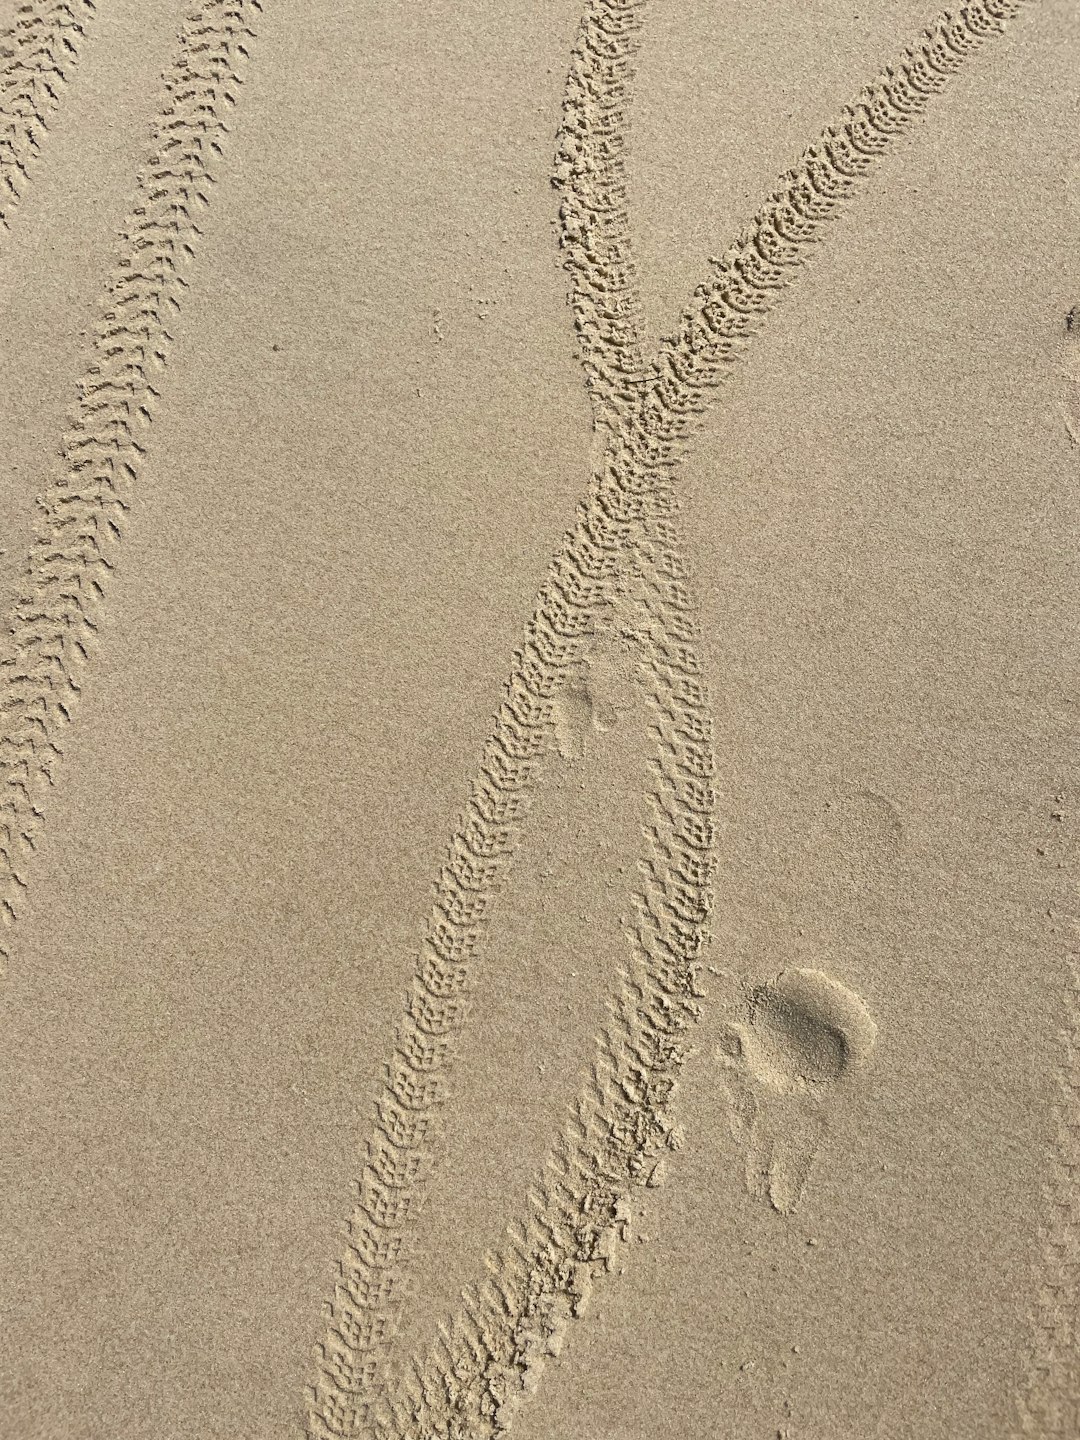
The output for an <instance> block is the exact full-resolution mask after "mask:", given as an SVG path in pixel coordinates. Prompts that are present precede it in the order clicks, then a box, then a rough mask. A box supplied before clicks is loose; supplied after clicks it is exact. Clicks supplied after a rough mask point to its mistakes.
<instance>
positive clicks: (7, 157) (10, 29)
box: [0, 0, 96, 229]
mask: <svg viewBox="0 0 1080 1440" xmlns="http://www.w3.org/2000/svg"><path fill="white" fill-rule="evenodd" d="M95 13H96V5H95V0H29V3H26V4H22V5H20V6H19V7H18V9H17V10H16V12H15V19H14V20H13V21H12V23H11V24H10V25H9V26H7V28H6V29H4V30H2V31H0V227H2V228H4V229H7V228H8V226H9V225H10V224H11V217H12V214H13V213H14V210H15V207H16V206H17V205H18V203H19V201H20V200H21V199H22V196H23V192H24V191H25V189H26V186H27V183H28V181H29V178H30V168H31V166H32V165H33V163H34V160H35V159H36V157H37V155H38V153H39V151H40V150H41V146H42V143H43V140H44V137H45V132H46V131H47V129H48V126H49V119H50V117H51V115H52V113H53V111H54V110H55V109H56V108H57V106H58V105H59V104H60V93H61V90H62V89H63V87H64V85H65V84H66V83H67V80H68V76H69V75H70V73H71V71H72V69H73V68H74V67H75V65H77V64H78V60H79V54H80V51H81V49H82V44H83V41H84V40H85V38H86V32H87V30H88V28H89V26H90V24H91V22H92V20H93V18H94V15H95Z"/></svg>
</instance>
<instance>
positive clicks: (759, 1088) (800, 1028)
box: [716, 969, 877, 1215]
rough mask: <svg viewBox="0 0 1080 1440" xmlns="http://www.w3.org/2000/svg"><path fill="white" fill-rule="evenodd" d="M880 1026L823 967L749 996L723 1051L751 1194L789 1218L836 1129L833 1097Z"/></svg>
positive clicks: (792, 973)
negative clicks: (831, 1126) (829, 1131)
mask: <svg viewBox="0 0 1080 1440" xmlns="http://www.w3.org/2000/svg"><path fill="white" fill-rule="evenodd" d="M876 1038H877V1026H876V1025H875V1023H874V1021H873V1019H872V1018H871V1016H870V1013H869V1011H868V1010H867V1008H866V1006H865V1005H864V1004H863V1002H862V1001H861V1000H860V999H859V997H858V995H856V994H855V993H854V992H853V991H851V990H849V989H848V988H847V987H846V986H845V985H841V984H840V982H839V981H838V980H834V979H833V978H832V976H831V975H827V974H825V972H824V971H822V970H802V969H791V970H783V971H781V973H780V974H779V975H777V976H776V977H775V978H774V979H772V980H770V981H768V982H767V983H766V984H764V985H758V986H755V987H754V988H752V989H750V990H748V991H745V992H744V999H743V1000H742V1002H741V1003H740V1004H739V1005H738V1007H737V1008H736V1018H735V1019H734V1020H731V1021H729V1022H728V1023H727V1024H726V1025H725V1026H724V1028H723V1033H722V1036H721V1039H720V1043H719V1045H718V1046H717V1051H716V1056H717V1059H718V1060H719V1062H720V1064H721V1065H722V1067H723V1069H724V1071H725V1072H726V1077H727V1089H728V1098H729V1100H730V1103H731V1127H732V1133H733V1134H734V1136H735V1138H736V1139H737V1140H738V1141H739V1142H740V1144H742V1145H743V1146H744V1148H745V1152H746V1180H747V1185H748V1187H749V1189H750V1191H751V1193H753V1194H755V1195H760V1196H762V1197H763V1198H767V1199H768V1201H769V1203H770V1204H771V1205H772V1206H773V1208H774V1209H775V1210H778V1211H779V1212H780V1213H781V1214H784V1215H790V1214H791V1213H792V1211H793V1210H794V1209H795V1207H796V1206H797V1205H798V1203H799V1199H800V1197H801V1196H802V1193H803V1190H804V1189H805V1187H806V1182H807V1180H808V1179H809V1176H810V1169H811V1166H812V1165H813V1163H814V1157H815V1155H816V1154H817V1151H818V1149H819V1148H820V1145H821V1142H822V1140H823V1138H824V1135H825V1132H826V1128H827V1110H828V1100H829V1097H830V1096H831V1095H832V1094H833V1093H834V1092H835V1090H836V1087H837V1086H839V1085H842V1084H843V1083H844V1082H845V1080H847V1079H848V1077H849V1076H850V1075H851V1074H852V1072H853V1071H855V1070H857V1069H858V1068H859V1067H861V1066H862V1065H864V1064H865V1063H866V1061H867V1060H868V1059H869V1057H870V1054H871V1052H872V1051H873V1048H874V1042H875V1040H876Z"/></svg>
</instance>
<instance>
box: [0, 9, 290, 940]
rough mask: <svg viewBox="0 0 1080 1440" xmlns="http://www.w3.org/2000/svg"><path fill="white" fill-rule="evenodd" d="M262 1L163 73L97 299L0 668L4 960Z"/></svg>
mask: <svg viewBox="0 0 1080 1440" xmlns="http://www.w3.org/2000/svg"><path fill="white" fill-rule="evenodd" d="M261 10H262V4H261V0H203V3H200V4H196V5H195V6H193V8H192V9H191V10H190V12H189V13H188V16H187V19H186V20H185V22H184V24H183V27H182V29H181V32H180V36H179V40H178V44H177V49H176V52H175V58H174V59H173V62H172V65H171V67H170V69H169V71H168V73H167V75H166V81H165V95H164V101H163V104H162V108H161V110H160V112H159V114H158V116H157V117H156V119H155V121H154V123H153V126H152V131H151V141H150V147H149V151H148V155H147V159H146V162H145V164H144V166H143V167H142V169H141V171H140V173H139V176H138V181H137V189H136V197H135V203H134V205H133V207H132V210H131V213H130V215H129V216H128V219H127V221H126V223H125V225H124V228H123V230H122V232H121V235H120V243H119V247H118V248H119V254H118V258H117V261H116V265H115V268H114V269H113V271H112V273H111V275H110V276H109V278H108V280H107V282H106V286H105V298H104V302H103V314H102V317H101V319H100V320H99V322H98V324H97V327H96V330H95V333H94V340H93V354H92V358H91V361H90V364H89V366H88V369H87V372H86V374H85V375H84V377H83V378H82V379H81V381H80V382H79V393H78V399H77V402H76V404H75V407H74V410H73V412H72V414H71V417H70V427H69V429H68V430H67V432H66V434H65V435H64V437H63V443H62V470H61V472H60V473H59V475H58V477H57V478H56V479H54V480H53V481H52V482H51V483H50V484H49V485H48V487H47V488H46V490H45V491H44V493H43V494H42V495H41V496H40V497H39V498H38V501H37V506H38V522H37V526H36V534H35V538H34V539H33V541H32V543H31V546H30V550H29V554H28V556H27V558H26V562H25V565H24V566H23V570H22V574H21V579H20V582H19V590H18V598H17V600H16V602H15V607H14V612H13V618H12V621H11V623H10V626H9V635H8V643H7V645H6V647H5V650H6V653H5V655H4V658H3V660H2V661H0V961H3V960H6V958H7V955H8V946H9V943H10V930H11V927H12V926H13V924H14V923H15V920H16V918H17V916H18V914H19V909H20V905H21V903H22V899H23V896H24V894H25V892H26V890H27V883H28V882H27V871H28V867H29V864H30V861H31V858H32V856H33V853H34V850H35V848H36V844H37V839H38V835H39V832H40V829H41V824H42V821H43V819H44V811H45V807H46V804H47V798H48V794H49V790H50V788H51V786H52V785H53V783H54V780H55V774H56V769H57V766H58V765H59V762H60V760H61V758H62V755H63V749H64V743H65V735H66V731H67V728H68V725H69V724H70V722H71V719H72V716H73V714H74V710H75V707H76V704H77V702H78V698H79V695H80V693H81V689H82V683H83V674H84V670H85V667H86V664H87V661H88V660H89V658H90V657H91V655H92V653H93V651H94V648H95V645H96V643H97V640H98V637H99V634H100V631H101V626H102V621H103V604H104V601H105V597H106V594H107V591H108V588H109V585H110V583H111V580H112V577H113V574H114V572H115V569H116V560H117V552H118V549H119V545H120V542H121V540H122V538H123V533H124V527H125V524H126V517H127V512H128V510H129V508H130V505H131V499H132V495H133V493H134V490H135V487H136V485H137V483H138V481H139V478H140V476H141V474H142V471H143V468H144V466H145V463H146V458H147V443H148V437H147V431H148V428H149V425H150V423H151V420H152V418H153V415H154V411H155V409H156V406H157V402H158V399H159V391H158V389H157V386H158V384H159V383H160V380H159V377H160V374H161V372H162V371H163V369H164V367H165V363H166V359H167V356H168V352H169V347H170V345H171V343H172V335H171V332H170V329H169V327H170V326H171V324H172V323H173V321H174V320H175V318H176V316H177V315H178V314H179V312H180V310H181V308H182V303H183V297H184V292H185V290H186V289H187V286H188V282H187V280H186V279H185V278H184V274H183V271H184V269H185V268H186V266H187V265H188V264H189V263H190V261H191V259H192V258H193V256H194V254H195V248H196V246H197V244H198V238H199V235H200V230H199V225H198V223H197V217H198V216H199V214H200V212H201V211H202V210H203V209H205V208H206V206H207V205H208V204H209V190H210V186H211V184H212V182H213V173H212V172H213V169H214V165H215V161H216V159H217V157H218V156H220V155H221V154H222V145H223V142H224V138H225V135H226V133H227V132H228V129H229V126H228V124H227V122H226V120H225V118H224V116H225V114H226V113H227V112H228V111H229V110H231V108H232V107H233V105H234V104H235V103H236V96H235V93H234V92H235V89H236V87H237V86H238V85H239V84H240V82H241V73H240V72H241V70H242V68H243V65H244V62H245V60H246V58H247V55H248V45H249V42H250V40H251V38H252V36H253V34H254V31H253V28H252V27H253V21H254V19H255V18H256V16H257V15H258V14H259V12H260V11H261Z"/></svg>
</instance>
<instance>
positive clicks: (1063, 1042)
mask: <svg viewBox="0 0 1080 1440" xmlns="http://www.w3.org/2000/svg"><path fill="white" fill-rule="evenodd" d="M1074 933H1075V931H1074ZM1066 965H1067V971H1066V980H1065V997H1064V1010H1065V1014H1064V1020H1065V1025H1066V1028H1065V1029H1063V1030H1062V1031H1061V1033H1060V1035H1059V1037H1058V1048H1059V1052H1060V1059H1059V1069H1058V1075H1057V1084H1058V1099H1057V1104H1056V1107H1055V1109H1056V1113H1055V1116H1054V1120H1055V1126H1056V1131H1057V1134H1056V1137H1055V1143H1054V1145H1053V1147H1052V1149H1051V1154H1050V1165H1049V1175H1048V1178H1047V1181H1046V1183H1045V1185H1044V1187H1043V1205H1042V1209H1043V1216H1042V1225H1041V1226H1040V1237H1041V1239H1042V1242H1043V1256H1042V1261H1041V1263H1040V1267H1039V1274H1038V1283H1037V1289H1036V1297H1035V1307H1034V1313H1033V1315H1032V1317H1031V1328H1032V1341H1031V1348H1030V1353H1029V1356H1028V1365H1027V1372H1026V1374H1025V1376H1024V1380H1023V1383H1022V1385H1021V1388H1020V1391H1019V1394H1018V1396H1017V1410H1018V1415H1019V1426H1018V1429H1017V1431H1016V1432H1015V1433H1016V1434H1017V1435H1018V1436H1021V1435H1022V1436H1031V1437H1034V1440H1069V1437H1070V1436H1075V1435H1077V1434H1080V956H1077V955H1076V954H1072V955H1070V956H1068V957H1067V960H1066Z"/></svg>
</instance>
